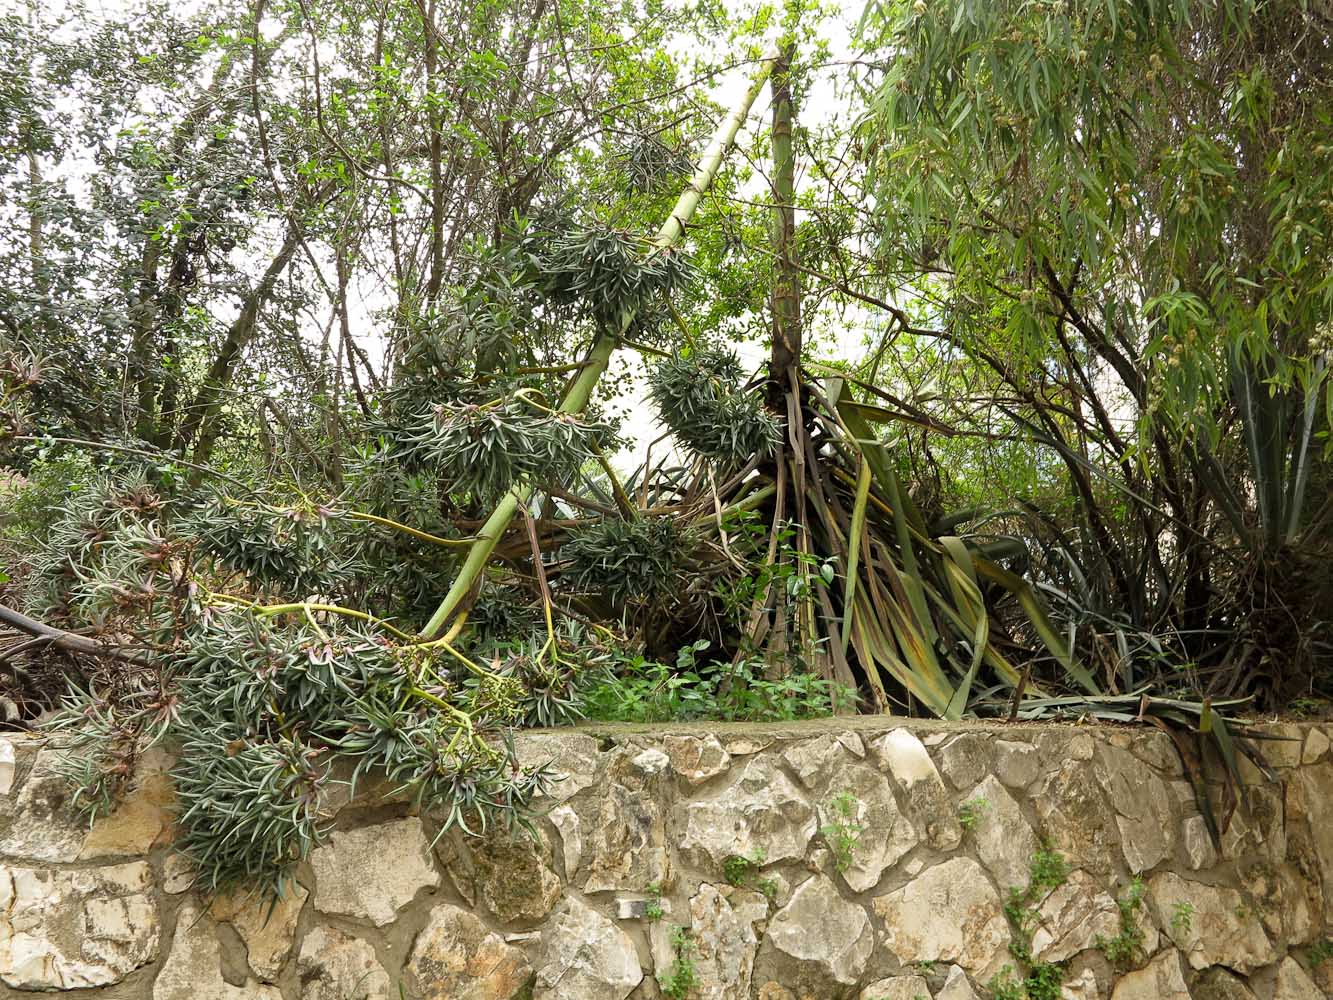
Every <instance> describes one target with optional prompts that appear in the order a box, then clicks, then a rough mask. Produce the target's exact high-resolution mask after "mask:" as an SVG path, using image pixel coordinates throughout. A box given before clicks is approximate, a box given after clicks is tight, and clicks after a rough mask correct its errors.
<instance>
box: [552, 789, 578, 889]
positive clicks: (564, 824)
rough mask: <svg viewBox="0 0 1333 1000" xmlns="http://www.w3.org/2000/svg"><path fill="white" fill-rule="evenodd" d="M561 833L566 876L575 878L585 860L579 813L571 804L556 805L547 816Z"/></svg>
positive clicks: (562, 857) (561, 848)
mask: <svg viewBox="0 0 1333 1000" xmlns="http://www.w3.org/2000/svg"><path fill="white" fill-rule="evenodd" d="M546 818H547V819H549V820H550V821H551V825H552V826H554V827H555V829H556V832H557V833H558V834H560V857H561V860H562V861H563V862H564V864H565V878H566V879H571V880H572V879H573V878H574V876H575V875H577V874H578V870H579V865H580V864H581V863H582V862H583V834H582V829H581V828H582V824H581V822H580V821H579V814H578V813H576V812H575V811H574V809H573V808H572V807H571V806H567V805H565V806H556V807H555V808H554V809H552V810H551V811H550V812H549V813H547V816H546Z"/></svg>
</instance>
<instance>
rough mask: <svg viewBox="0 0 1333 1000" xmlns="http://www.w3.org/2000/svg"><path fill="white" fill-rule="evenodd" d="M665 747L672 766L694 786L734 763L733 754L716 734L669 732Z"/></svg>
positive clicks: (714, 776)
mask: <svg viewBox="0 0 1333 1000" xmlns="http://www.w3.org/2000/svg"><path fill="white" fill-rule="evenodd" d="M662 748H663V749H664V750H665V751H666V754H667V757H668V758H669V759H670V761H671V767H672V770H674V771H675V772H676V773H677V774H678V775H680V776H681V777H682V778H684V779H685V782H686V783H687V784H688V785H690V786H694V785H701V784H703V783H704V782H705V781H708V780H709V779H710V778H716V777H717V776H718V775H719V774H724V773H725V772H726V770H727V768H728V767H730V766H731V754H729V753H727V751H726V748H725V747H723V746H722V744H721V743H720V742H719V741H718V738H717V737H716V736H703V737H700V736H667V737H666V738H665V739H664V740H663V741H662Z"/></svg>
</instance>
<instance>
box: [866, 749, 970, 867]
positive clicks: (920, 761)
mask: <svg viewBox="0 0 1333 1000" xmlns="http://www.w3.org/2000/svg"><path fill="white" fill-rule="evenodd" d="M873 745H874V749H875V752H876V753H878V754H879V758H880V760H881V761H882V762H883V765H884V767H885V768H886V769H887V770H888V772H889V773H890V774H891V775H893V778H894V780H895V781H897V782H898V786H899V787H900V788H901V789H902V792H903V803H904V804H905V808H906V810H907V814H908V815H909V816H911V817H912V818H913V820H915V821H916V823H917V827H918V829H919V830H920V832H921V833H922V834H923V835H924V837H925V839H926V840H928V841H929V842H930V845H931V846H932V847H934V848H936V849H937V850H941V851H951V850H953V849H954V848H955V847H957V846H958V844H959V842H960V841H961V840H962V839H963V829H962V827H960V826H959V825H958V815H957V811H956V809H955V807H954V803H953V799H952V797H951V796H950V795H949V792H948V790H947V789H946V788H945V787H944V779H942V778H941V777H940V772H939V771H938V770H936V768H935V762H934V761H932V760H931V759H930V754H928V753H927V752H926V748H925V747H924V746H923V745H922V743H921V741H920V740H919V739H917V738H916V735H915V734H914V733H912V732H911V730H908V729H895V730H893V731H892V732H890V733H887V734H885V735H884V736H882V737H880V738H879V739H878V740H876V741H875V742H874V744H873Z"/></svg>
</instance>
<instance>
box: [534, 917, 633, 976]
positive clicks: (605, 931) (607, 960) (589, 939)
mask: <svg viewBox="0 0 1333 1000" xmlns="http://www.w3.org/2000/svg"><path fill="white" fill-rule="evenodd" d="M536 966H537V982H536V987H535V989H534V990H533V994H532V996H533V1000H625V998H626V997H627V996H629V994H630V991H631V990H633V989H634V987H636V986H638V985H639V983H640V982H641V981H642V980H643V969H642V967H641V966H640V965H639V956H638V953H637V952H636V951H635V948H634V942H633V941H632V940H630V937H629V935H627V934H626V933H625V932H624V931H622V930H621V929H620V928H619V927H617V926H616V925H615V924H613V923H612V922H611V921H610V920H608V919H607V918H606V917H604V916H602V915H601V914H600V913H598V912H597V911H596V910H593V909H592V908H590V907H589V906H588V905H587V904H585V903H584V902H583V901H582V900H580V899H578V898H576V897H572V896H571V897H566V899H565V900H564V902H562V903H561V904H560V906H559V908H558V909H557V910H556V913H555V917H554V918H553V919H552V920H551V922H550V924H549V925H548V927H547V928H546V930H545V931H544V932H543V933H542V943H541V950H540V954H539V956H538V959H537V963H536Z"/></svg>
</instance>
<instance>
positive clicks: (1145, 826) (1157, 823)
mask: <svg viewBox="0 0 1333 1000" xmlns="http://www.w3.org/2000/svg"><path fill="white" fill-rule="evenodd" d="M1096 773H1097V777H1098V779H1099V780H1100V782H1101V784H1102V787H1103V789H1105V791H1106V796H1107V799H1108V800H1109V802H1110V804H1111V806H1112V808H1113V809H1114V810H1115V812H1116V826H1117V827H1118V829H1119V831H1120V841H1121V847H1122V849H1123V851H1124V855H1125V861H1126V862H1127V863H1128V865H1129V870H1130V871H1132V872H1143V871H1148V870H1149V869H1151V868H1155V867H1156V866H1157V865H1158V864H1160V863H1161V862H1162V861H1163V860H1165V859H1166V858H1169V857H1170V856H1171V855H1172V854H1173V853H1174V850H1175V836H1176V823H1177V822H1178V821H1177V818H1176V814H1175V810H1174V809H1173V799H1172V796H1171V792H1170V789H1169V788H1168V787H1167V784H1166V782H1165V781H1163V780H1162V779H1161V778H1160V777H1159V776H1158V775H1157V774H1156V773H1155V772H1153V771H1152V770H1150V769H1149V768H1146V767H1144V766H1143V762H1142V761H1140V760H1139V759H1138V758H1137V757H1135V756H1134V755H1133V754H1132V753H1129V752H1128V751H1127V750H1120V749H1117V748H1115V747H1112V746H1109V745H1106V744H1102V745H1101V746H1100V747H1098V756H1097V766H1096Z"/></svg>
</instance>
